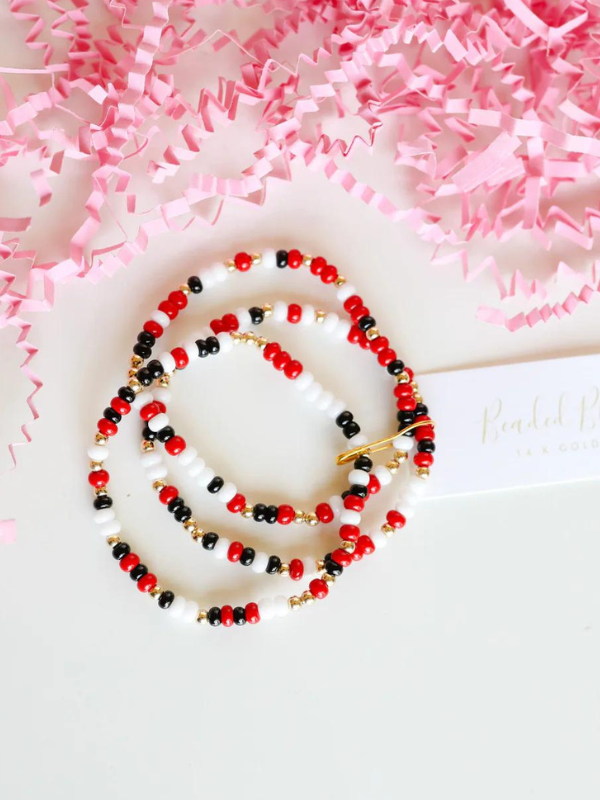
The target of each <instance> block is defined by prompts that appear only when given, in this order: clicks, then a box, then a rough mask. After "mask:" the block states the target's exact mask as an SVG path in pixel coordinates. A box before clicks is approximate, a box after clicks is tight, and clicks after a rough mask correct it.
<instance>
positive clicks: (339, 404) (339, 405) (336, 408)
mask: <svg viewBox="0 0 600 800" xmlns="http://www.w3.org/2000/svg"><path fill="white" fill-rule="evenodd" d="M345 408H346V403H344V401H343V400H334V401H333V403H332V404H331V405H330V406H329V408H328V409H327V416H328V417H331V419H335V418H336V417H339V415H340V414H341V413H342V411H343V410H344V409H345Z"/></svg>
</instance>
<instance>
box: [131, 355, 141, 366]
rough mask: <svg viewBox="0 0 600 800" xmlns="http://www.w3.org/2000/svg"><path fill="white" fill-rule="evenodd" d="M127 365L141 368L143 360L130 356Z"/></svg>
mask: <svg viewBox="0 0 600 800" xmlns="http://www.w3.org/2000/svg"><path fill="white" fill-rule="evenodd" d="M129 363H130V364H131V366H132V367H141V366H142V364H143V363H144V359H143V358H142V357H141V356H131V358H130V360H129Z"/></svg>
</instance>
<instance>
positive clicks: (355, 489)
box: [349, 483, 369, 500]
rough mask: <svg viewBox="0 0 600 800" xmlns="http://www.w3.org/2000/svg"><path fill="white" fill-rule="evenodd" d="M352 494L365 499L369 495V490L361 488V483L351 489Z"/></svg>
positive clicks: (353, 485) (354, 484)
mask: <svg viewBox="0 0 600 800" xmlns="http://www.w3.org/2000/svg"><path fill="white" fill-rule="evenodd" d="M349 491H350V494H353V495H355V496H356V497H362V498H363V500H364V498H365V497H366V496H367V495H368V494H369V490H368V489H367V487H366V486H361V485H360V483H353V484H352V486H351V487H350V490H349Z"/></svg>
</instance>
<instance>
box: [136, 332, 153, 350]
mask: <svg viewBox="0 0 600 800" xmlns="http://www.w3.org/2000/svg"><path fill="white" fill-rule="evenodd" d="M138 342H139V343H140V344H145V345H147V346H148V347H154V345H155V344H156V337H154V336H153V335H152V334H151V333H149V332H148V331H140V332H139V333H138Z"/></svg>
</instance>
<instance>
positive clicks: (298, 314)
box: [287, 303, 302, 324]
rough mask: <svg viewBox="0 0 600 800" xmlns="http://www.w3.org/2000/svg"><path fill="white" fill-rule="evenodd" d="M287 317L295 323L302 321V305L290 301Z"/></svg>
mask: <svg viewBox="0 0 600 800" xmlns="http://www.w3.org/2000/svg"><path fill="white" fill-rule="evenodd" d="M287 318H288V322H292V323H294V324H295V323H296V322H300V320H301V319H302V306H299V305H298V303H290V304H289V306H288V313H287Z"/></svg>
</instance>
